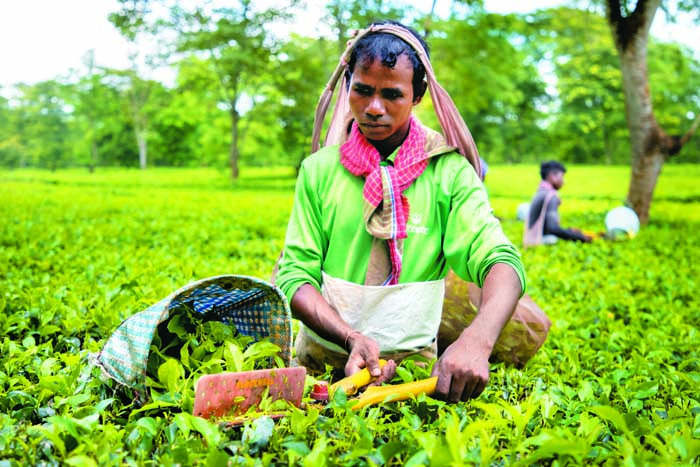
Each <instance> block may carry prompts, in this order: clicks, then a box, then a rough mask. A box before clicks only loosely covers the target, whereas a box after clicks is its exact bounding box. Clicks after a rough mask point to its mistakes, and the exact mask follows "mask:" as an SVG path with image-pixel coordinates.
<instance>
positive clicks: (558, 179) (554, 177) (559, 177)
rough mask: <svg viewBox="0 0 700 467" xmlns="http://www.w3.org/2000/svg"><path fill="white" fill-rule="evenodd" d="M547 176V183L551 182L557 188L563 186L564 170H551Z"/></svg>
mask: <svg viewBox="0 0 700 467" xmlns="http://www.w3.org/2000/svg"><path fill="white" fill-rule="evenodd" d="M547 178H548V180H549V183H551V184H552V186H553V187H554V188H555V189H557V190H559V189H560V188H561V187H562V186H564V172H562V171H561V170H553V171H552V172H550V173H549V177H547Z"/></svg>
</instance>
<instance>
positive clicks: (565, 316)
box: [0, 165, 700, 467]
mask: <svg viewBox="0 0 700 467" xmlns="http://www.w3.org/2000/svg"><path fill="white" fill-rule="evenodd" d="M628 178H629V168H626V167H591V166H580V167H579V166H572V167H569V171H568V173H567V175H566V185H565V187H564V189H563V190H562V192H561V196H562V199H563V204H562V207H561V218H562V224H564V225H565V226H567V225H570V226H577V227H581V228H585V229H590V230H602V229H603V219H604V216H605V213H606V212H607V211H608V210H609V209H611V208H613V207H616V206H619V205H621V204H622V201H623V199H624V195H625V193H626V190H627V185H628ZM699 179H700V167H698V166H694V165H669V166H667V167H666V168H665V169H664V173H663V174H662V176H661V178H660V180H659V184H658V187H657V191H656V195H655V201H654V203H653V205H652V211H651V219H652V221H651V223H650V224H649V225H648V226H645V227H644V228H643V229H642V231H641V232H640V234H639V235H638V236H637V237H636V238H635V239H633V240H631V241H624V242H608V243H606V242H596V243H593V244H591V245H580V244H573V243H559V244H557V245H554V246H551V247H543V248H535V249H528V250H524V251H523V260H524V262H525V265H526V269H527V273H528V278H529V293H530V294H531V295H532V296H533V298H534V299H535V301H537V303H538V304H540V306H541V307H542V308H543V309H544V310H545V311H546V313H547V314H548V315H549V316H550V318H551V319H552V322H553V326H552V329H551V331H550V334H549V337H548V339H547V342H546V343H545V345H544V347H543V348H542V349H541V350H540V352H538V354H537V355H536V356H535V357H534V358H533V359H532V360H531V361H530V363H529V364H528V365H527V366H526V367H525V368H524V369H522V370H516V369H513V368H505V367H503V366H501V365H494V367H493V368H492V375H491V381H490V384H489V387H488V388H487V390H486V392H485V393H484V394H483V395H482V396H481V397H479V398H478V399H477V400H474V401H470V402H467V403H461V404H456V405H447V404H444V403H441V402H438V401H433V400H432V399H430V398H426V397H421V398H419V400H417V401H409V402H405V403H401V404H387V405H386V406H382V407H374V408H370V409H366V410H363V411H361V412H360V413H353V412H352V411H350V410H349V409H347V407H345V406H344V405H343V401H339V402H338V403H337V404H335V405H333V406H332V407H330V408H329V409H326V410H325V411H318V410H308V411H295V412H293V413H292V414H290V416H288V417H285V418H284V419H282V420H280V421H277V422H275V425H274V430H273V431H272V432H270V433H267V432H265V433H266V434H265V433H263V431H264V430H263V426H262V425H256V424H249V425H247V426H246V427H245V428H243V429H239V430H227V429H222V428H219V427H217V426H216V425H214V424H210V423H208V422H206V423H204V422H201V421H199V420H195V419H194V417H191V416H188V415H187V414H186V413H185V412H179V411H178V410H168V409H160V410H157V409H153V410H148V411H142V412H136V411H135V410H134V407H133V405H131V403H130V401H129V400H127V399H126V398H125V397H124V395H123V394H122V393H121V392H120V390H119V389H118V388H114V387H113V385H110V384H108V382H105V381H103V380H101V379H100V378H99V377H98V376H99V375H98V374H96V373H95V371H94V369H92V368H91V366H90V364H89V354H91V353H94V352H96V351H98V350H99V349H100V348H101V345H102V344H103V343H104V340H105V339H106V338H107V337H108V336H109V335H110V334H111V333H112V332H113V331H114V329H115V327H116V326H117V325H118V324H119V323H120V322H121V320H123V319H124V318H126V317H128V316H130V315H131V314H133V313H135V312H138V311H141V310H143V309H145V308H146V307H148V306H149V305H151V304H153V303H155V302H156V301H158V300H160V299H161V298H163V297H165V296H166V295H168V294H169V293H170V292H172V291H173V290H175V289H177V288H179V287H180V286H182V285H184V284H186V283H189V282H191V281H193V280H196V279H200V278H204V277H210V276H214V275H218V274H227V273H228V274H244V275H252V276H256V277H260V278H263V279H267V278H269V276H270V273H271V271H272V268H273V266H274V263H275V260H276V258H277V255H278V254H279V251H280V249H281V247H282V242H283V237H284V232H285V228H286V222H287V217H288V215H289V212H290V209H291V203H292V195H293V186H294V174H293V171H292V170H291V169H286V168H280V169H249V168H244V169H243V171H242V178H241V179H240V180H239V181H238V182H237V183H235V184H232V183H231V182H230V181H229V179H228V174H227V173H226V172H224V171H217V170H213V169H196V170H195V169H186V170H185V169H181V170H175V169H154V170H148V171H145V172H141V171H136V170H116V169H115V170H112V169H110V170H98V171H97V172H96V173H94V174H88V173H87V172H84V171H65V172H56V173H51V172H42V171H29V170H27V171H2V172H0V206H2V210H0V224H1V225H2V230H1V231H0V232H1V233H0V467H6V466H14V465H29V464H32V465H65V464H68V465H124V464H128V465H175V464H180V465H222V463H224V464H225V463H226V462H230V463H232V464H234V465H236V464H240V465H288V464H291V465H448V464H452V465H465V464H480V465H582V464H595V465H622V464H625V465H698V463H699V462H700V461H699V456H700V396H699V391H698V389H697V388H698V387H700V356H699V355H698V350H697V348H698V347H700V332H699V331H698V329H700V313H699V312H698V310H700V300H699V299H698V296H697V290H698V285H699V284H698V279H697V277H700V275H699V273H700V267H699V266H698V264H700V253H698V250H697V244H698V234H697V232H698V228H699V227H700V225H699V224H700V206H699V201H700V186H698V184H697V182H696V181H697V180H699ZM537 182H538V175H537V167H535V166H492V167H491V168H490V171H489V174H488V178H487V188H488V190H489V193H490V196H491V199H492V204H493V206H494V209H495V211H496V214H497V215H498V216H499V217H500V218H501V220H502V225H503V227H504V230H505V231H506V233H507V234H508V235H509V237H510V238H511V239H512V240H513V242H514V243H516V245H521V237H522V223H521V222H519V221H517V220H516V218H515V213H516V209H517V206H518V204H520V203H522V202H527V201H528V200H529V198H530V196H531V195H532V192H533V190H534V189H535V187H536V185H537ZM166 396H168V395H167V394H165V395H163V397H166ZM256 436H257V437H256Z"/></svg>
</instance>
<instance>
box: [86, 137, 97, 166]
mask: <svg viewBox="0 0 700 467" xmlns="http://www.w3.org/2000/svg"><path fill="white" fill-rule="evenodd" d="M98 157H99V152H98V150H97V142H96V141H95V138H90V164H88V171H89V172H90V173H93V172H95V167H97V160H98Z"/></svg>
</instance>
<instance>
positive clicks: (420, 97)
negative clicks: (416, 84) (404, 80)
mask: <svg viewBox="0 0 700 467" xmlns="http://www.w3.org/2000/svg"><path fill="white" fill-rule="evenodd" d="M420 84H421V91H420V93H419V94H416V95H415V96H413V105H417V104H420V101H422V100H423V96H425V91H426V90H427V89H428V83H427V82H426V81H423V82H422V83H420Z"/></svg>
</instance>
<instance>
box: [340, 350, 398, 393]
mask: <svg viewBox="0 0 700 467" xmlns="http://www.w3.org/2000/svg"><path fill="white" fill-rule="evenodd" d="M384 365H386V360H381V359H380V360H379V368H380V369H381V368H384ZM375 379H377V378H375V377H374V376H372V375H370V374H369V370H368V369H367V368H363V369H362V370H360V371H358V372H357V373H355V374H354V375H350V376H348V377H347V378H343V379H341V380H340V381H338V382H337V383H333V384H332V385H331V387H330V390H329V391H328V394H329V395H332V394H333V393H334V392H335V391H336V389H338V388H343V389H345V394H347V395H348V396H352V395H353V394H355V393H357V391H359V390H360V388H362V387H365V386H367V385H368V384H369V383H371V382H372V381H374V380H375Z"/></svg>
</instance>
